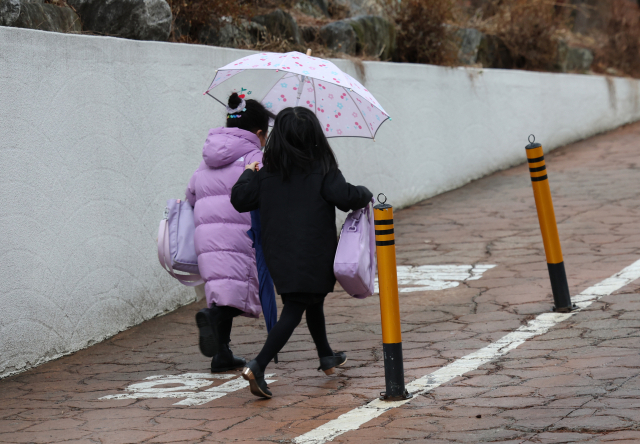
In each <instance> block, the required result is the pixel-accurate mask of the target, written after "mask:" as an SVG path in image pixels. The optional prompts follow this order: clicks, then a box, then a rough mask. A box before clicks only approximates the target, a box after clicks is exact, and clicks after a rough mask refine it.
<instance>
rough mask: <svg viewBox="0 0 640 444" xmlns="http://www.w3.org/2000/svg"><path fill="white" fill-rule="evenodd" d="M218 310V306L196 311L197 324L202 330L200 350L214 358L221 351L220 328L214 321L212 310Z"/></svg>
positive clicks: (208, 356)
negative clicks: (219, 343)
mask: <svg viewBox="0 0 640 444" xmlns="http://www.w3.org/2000/svg"><path fill="white" fill-rule="evenodd" d="M214 310H217V307H213V308H212V309H209V308H203V309H202V310H200V311H199V312H198V313H196V324H197V325H198V329H199V330H200V341H199V345H200V352H201V353H202V354H203V355H205V356H206V357H207V358H212V357H214V356H215V355H217V354H218V353H219V351H220V350H219V348H220V347H219V345H218V328H217V325H216V323H215V322H213V318H214V316H212V315H213V313H212V311H214Z"/></svg>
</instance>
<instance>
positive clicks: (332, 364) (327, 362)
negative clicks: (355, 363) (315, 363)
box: [318, 352, 347, 375]
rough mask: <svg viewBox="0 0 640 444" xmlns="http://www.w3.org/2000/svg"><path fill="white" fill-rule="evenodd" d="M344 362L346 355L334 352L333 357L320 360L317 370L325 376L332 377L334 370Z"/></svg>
mask: <svg viewBox="0 0 640 444" xmlns="http://www.w3.org/2000/svg"><path fill="white" fill-rule="evenodd" d="M345 362H347V355H346V354H345V353H344V352H337V353H336V352H334V353H333V356H325V357H324V358H320V367H318V370H322V371H323V372H324V373H325V374H326V375H333V373H334V372H335V368H336V367H340V366H341V365H343V364H344V363H345Z"/></svg>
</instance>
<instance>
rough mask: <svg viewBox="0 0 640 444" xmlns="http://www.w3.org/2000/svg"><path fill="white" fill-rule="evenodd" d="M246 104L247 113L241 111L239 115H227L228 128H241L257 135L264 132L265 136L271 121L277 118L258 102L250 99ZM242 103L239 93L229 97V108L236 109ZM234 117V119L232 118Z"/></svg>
mask: <svg viewBox="0 0 640 444" xmlns="http://www.w3.org/2000/svg"><path fill="white" fill-rule="evenodd" d="M245 102H246V104H247V105H246V108H245V109H246V111H242V110H240V111H239V112H237V113H233V114H227V128H240V129H243V130H245V131H249V132H251V133H254V134H255V133H257V132H258V130H262V132H263V133H264V135H265V136H266V135H267V131H269V119H273V118H274V117H275V116H274V114H273V113H272V112H270V111H269V110H267V109H266V108H265V107H264V106H262V103H260V102H258V101H257V100H253V99H248V100H245ZM241 103H242V99H241V98H240V96H238V93H233V94H231V95H230V96H229V101H228V104H229V108H231V109H236V108H237V107H238V106H240V104H241ZM231 116H233V117H231Z"/></svg>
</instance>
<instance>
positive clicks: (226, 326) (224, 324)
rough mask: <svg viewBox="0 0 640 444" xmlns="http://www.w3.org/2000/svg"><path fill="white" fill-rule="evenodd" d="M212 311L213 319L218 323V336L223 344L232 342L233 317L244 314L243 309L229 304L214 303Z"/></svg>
mask: <svg viewBox="0 0 640 444" xmlns="http://www.w3.org/2000/svg"><path fill="white" fill-rule="evenodd" d="M211 313H212V314H213V317H214V319H213V321H214V322H216V323H217V324H218V338H219V339H220V343H221V344H228V343H229V342H231V327H233V318H235V317H236V316H239V315H240V314H242V310H240V309H238V308H235V307H230V306H227V305H221V306H219V307H218V306H216V305H215V304H212V307H211Z"/></svg>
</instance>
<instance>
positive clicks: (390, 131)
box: [0, 27, 640, 377]
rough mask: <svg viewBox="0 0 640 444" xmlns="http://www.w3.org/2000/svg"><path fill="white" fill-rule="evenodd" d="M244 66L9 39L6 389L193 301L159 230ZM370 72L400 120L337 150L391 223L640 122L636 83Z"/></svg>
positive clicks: (2, 263) (3, 35) (70, 39)
mask: <svg viewBox="0 0 640 444" xmlns="http://www.w3.org/2000/svg"><path fill="white" fill-rule="evenodd" d="M243 54H245V53H244V52H242V51H238V50H229V49H221V48H212V47H205V46H196V45H192V46H189V45H176V44H167V43H153V42H138V41H131V40H122V39H114V38H105V37H88V36H75V35H65V34H54V33H45V32H39V31H31V30H23V29H14V28H3V27H0V196H1V197H2V202H3V207H2V208H3V209H2V211H1V212H0V233H1V239H2V243H1V244H0V257H1V260H0V275H1V276H2V279H0V306H1V307H2V310H0V377H1V376H6V375H9V374H11V373H14V372H18V371H21V370H24V369H26V368H28V367H30V366H33V365H36V364H38V363H41V362H44V361H46V360H48V359H52V358H55V357H57V356H60V355H61V354H65V353H69V352H72V351H75V350H78V349H80V348H83V347H85V346H87V345H89V344H91V343H93V342H96V341H100V340H102V339H104V338H106V337H109V336H111V335H113V334H115V333H117V332H118V331H121V330H123V329H125V328H127V327H129V326H132V325H134V324H137V323H139V322H141V321H143V320H145V319H148V318H150V317H153V316H155V315H157V314H159V313H163V312H166V311H168V310H171V309H174V308H175V307H177V306H179V305H181V304H185V303H187V302H189V301H191V300H193V298H194V293H193V290H191V289H186V288H185V287H182V286H181V285H180V284H178V283H176V282H175V281H173V280H172V279H170V278H169V277H168V275H166V273H165V272H164V271H163V270H162V269H161V268H160V266H159V265H158V263H157V258H156V251H155V238H156V234H157V226H158V221H159V219H160V217H161V214H162V211H163V208H164V202H165V200H166V199H168V198H171V197H181V196H183V193H184V188H185V186H186V183H187V181H188V179H189V177H190V175H191V173H192V172H193V171H194V170H195V168H196V167H197V166H198V163H199V161H200V156H201V154H200V153H201V148H202V142H203V141H204V139H205V138H206V134H207V132H208V129H209V128H210V127H214V126H218V125H221V124H223V122H224V121H223V117H224V109H223V108H222V107H221V106H220V105H219V104H217V103H216V102H215V101H213V100H212V99H210V98H208V97H204V96H202V92H203V91H204V89H205V88H206V87H207V86H208V84H209V82H211V79H212V78H213V76H214V71H215V69H216V67H219V66H223V65H225V64H227V63H229V62H230V61H232V60H235V59H236V58H239V57H241V56H242V55H243ZM337 63H338V65H339V66H340V67H341V68H343V69H344V70H346V71H347V72H349V73H350V74H352V75H357V74H358V73H356V71H355V68H354V67H353V66H352V65H351V64H350V63H348V62H346V61H339V62H337ZM365 67H366V73H365V74H366V79H365V81H364V83H365V85H366V86H367V88H368V89H369V90H370V91H372V92H373V94H374V95H375V96H376V98H378V100H379V101H380V103H382V105H383V106H384V107H385V109H386V110H387V111H388V112H389V113H390V114H391V116H392V117H393V121H391V122H387V123H385V124H384V125H383V127H382V128H381V130H380V131H379V133H378V135H379V137H378V139H377V142H375V143H373V142H372V141H370V140H365V139H342V140H336V139H333V140H332V144H333V146H334V148H335V150H336V152H337V154H338V159H339V161H340V163H341V166H342V169H343V170H344V172H345V175H346V176H347V178H348V179H349V180H350V181H351V182H354V183H362V184H364V185H367V186H369V187H370V188H371V189H372V190H373V191H374V192H375V193H378V192H385V193H386V194H387V196H388V197H389V201H390V203H392V204H393V205H395V206H396V207H401V206H405V205H409V204H411V203H414V202H417V201H419V200H421V199H424V198H426V197H429V196H432V195H434V194H437V193H440V192H443V191H446V190H450V189H453V188H456V187H458V186H460V185H462V184H464V183H467V182H469V181H470V180H473V179H475V178H478V177H481V176H483V175H485V174H488V173H490V172H492V171H495V170H498V169H502V168H506V167H508V166H511V165H513V164H516V163H520V162H523V161H524V159H525V153H524V145H526V143H527V142H526V137H527V135H528V134H529V133H532V132H533V133H535V134H536V136H537V137H538V140H539V141H540V142H541V143H543V145H544V146H545V149H547V150H548V149H552V148H555V147H557V146H560V145H563V144H565V143H568V142H571V141H574V140H578V139H581V138H584V137H587V136H589V135H592V134H595V133H597V132H601V131H605V130H608V129H611V128H614V127H616V126H619V125H621V124H624V123H627V122H630V121H633V120H637V119H639V118H640V109H639V103H638V97H639V91H640V90H639V85H638V82H636V81H632V80H626V79H615V80H606V79H605V78H602V77H590V76H576V75H554V74H544V73H529V72H518V71H500V70H484V71H479V70H468V69H449V68H441V67H434V66H418V65H397V64H388V63H365ZM361 80H362V78H361ZM549 168H550V174H551V179H553V176H552V175H553V165H550V166H549ZM522 180H523V181H528V180H529V178H528V175H527V176H526V177H523V178H522ZM496 198H499V196H496Z"/></svg>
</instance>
